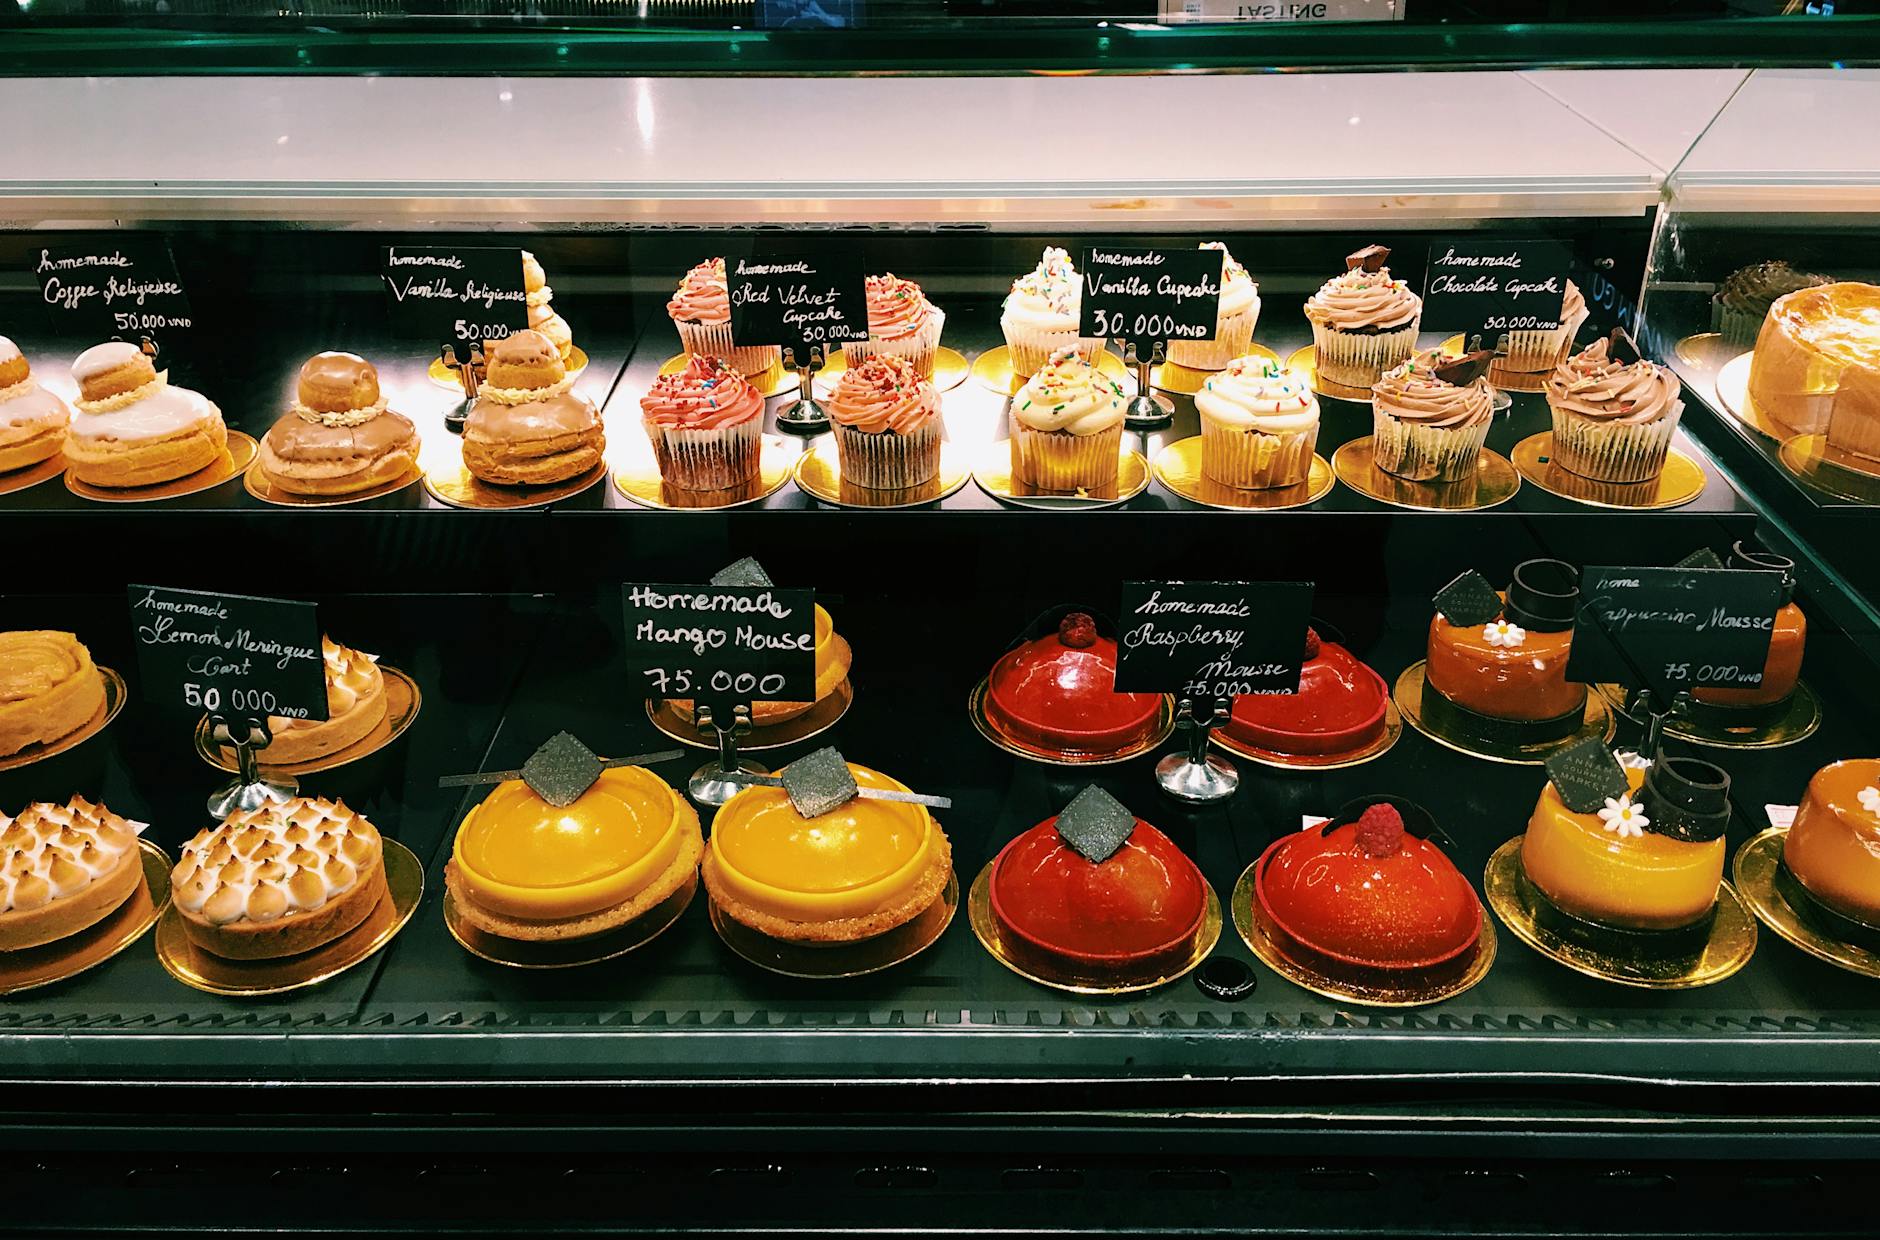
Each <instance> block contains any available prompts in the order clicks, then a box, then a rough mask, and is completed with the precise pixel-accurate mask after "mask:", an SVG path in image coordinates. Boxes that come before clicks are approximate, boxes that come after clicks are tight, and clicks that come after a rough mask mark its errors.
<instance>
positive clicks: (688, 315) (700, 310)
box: [666, 258, 731, 323]
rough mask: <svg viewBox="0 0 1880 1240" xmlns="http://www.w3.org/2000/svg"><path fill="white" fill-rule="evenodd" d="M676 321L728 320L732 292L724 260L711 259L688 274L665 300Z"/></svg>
mask: <svg viewBox="0 0 1880 1240" xmlns="http://www.w3.org/2000/svg"><path fill="white" fill-rule="evenodd" d="M666 313H667V314H670V315H671V316H672V319H673V321H674V322H675V323H729V322H730V321H731V292H730V289H729V288H728V287H727V286H726V284H725V260H724V259H722V258H708V259H706V260H705V261H704V262H702V263H700V264H699V265H698V266H696V267H694V268H692V270H690V271H688V272H686V273H685V278H684V279H682V280H680V281H679V288H678V291H677V292H675V293H674V294H673V295H672V300H671V301H669V302H667V303H666Z"/></svg>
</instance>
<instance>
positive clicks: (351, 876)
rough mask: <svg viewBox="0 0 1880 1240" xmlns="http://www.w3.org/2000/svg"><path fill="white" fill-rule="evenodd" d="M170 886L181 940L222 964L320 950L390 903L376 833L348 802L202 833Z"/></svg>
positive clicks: (304, 800)
mask: <svg viewBox="0 0 1880 1240" xmlns="http://www.w3.org/2000/svg"><path fill="white" fill-rule="evenodd" d="M170 881H171V885H172V889H173V890H174V892H175V896H174V899H175V901H176V907H177V910H178V911H179V912H180V913H181V914H182V924H183V934H184V936H185V937H187V938H188V939H189V941H190V942H191V943H193V944H195V945H196V946H197V947H199V948H201V949H202V950H203V951H206V952H208V953H210V954H211V955H214V956H221V957H223V958H224V959H228V960H272V959H277V958H279V957H282V956H297V955H300V954H301V953H303V952H310V951H313V950H314V949H315V948H318V947H324V946H325V945H326V944H328V943H331V942H332V941H333V940H335V939H337V938H339V937H340V936H341V935H343V934H345V933H346V932H347V931H349V930H353V929H356V928H357V927H358V926H359V925H360V923H362V922H364V921H365V920H366V918H367V917H369V916H370V915H371V914H372V911H373V909H375V908H377V907H378V905H379V902H380V901H381V900H385V899H388V898H389V893H388V889H387V888H386V885H385V842H384V840H382V839H380V838H379V833H378V829H377V828H375V827H374V826H373V825H372V824H371V823H370V822H368V821H366V819H365V818H364V817H363V816H361V815H359V814H357V813H355V812H353V811H352V810H350V809H348V808H347V807H346V803H345V802H344V801H338V802H335V801H327V800H319V799H313V798H309V797H289V798H288V799H287V800H285V801H274V802H270V803H268V804H267V805H263V806H261V807H260V808H258V809H252V810H240V811H237V812H236V813H234V814H231V815H229V817H228V818H227V819H226V820H224V821H223V822H222V823H221V825H219V826H215V827H208V828H205V829H204V830H202V831H199V832H198V833H197V834H196V836H195V838H194V839H192V840H190V841H189V842H188V843H187V844H184V845H183V853H182V860H181V861H179V862H177V865H176V869H175V872H174V873H172V874H171V876H170Z"/></svg>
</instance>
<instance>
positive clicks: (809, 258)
mask: <svg viewBox="0 0 1880 1240" xmlns="http://www.w3.org/2000/svg"><path fill="white" fill-rule="evenodd" d="M725 283H726V285H727V287H728V289H729V291H730V295H731V338H732V339H733V340H735V341H737V342H738V343H739V344H741V345H764V344H774V345H781V346H784V347H786V348H801V347H803V346H806V345H807V346H814V345H827V346H828V347H829V349H830V350H834V349H835V348H837V347H839V346H840V345H842V344H844V343H846V342H847V341H850V340H866V339H868V282H867V280H866V279H865V278H864V274H863V270H862V256H861V255H860V254H859V253H854V252H849V253H843V254H816V255H809V254H748V255H744V256H743V257H735V258H730V259H727V260H726V261H725ZM798 360H799V361H800V360H801V359H800V358H799V359H798Z"/></svg>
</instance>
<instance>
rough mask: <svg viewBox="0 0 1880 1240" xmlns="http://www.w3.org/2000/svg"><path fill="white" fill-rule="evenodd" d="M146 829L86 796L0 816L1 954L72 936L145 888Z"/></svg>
mask: <svg viewBox="0 0 1880 1240" xmlns="http://www.w3.org/2000/svg"><path fill="white" fill-rule="evenodd" d="M144 826H145V824H143V823H141V822H132V821H130V820H129V819H127V818H121V817H119V816H118V815H116V814H114V813H112V812H111V811H110V810H108V809H106V808H105V807H104V806H102V805H93V804H92V803H91V802H90V801H87V800H86V799H85V798H84V797H73V798H72V799H71V800H70V801H69V802H67V803H66V804H64V805H50V804H47V803H45V802H39V803H37V804H33V805H29V806H27V807H26V809H25V810H24V811H22V812H21V814H20V816H19V817H18V818H8V817H7V816H6V815H5V814H0V952H11V951H20V950H22V949H24V948H28V947H40V946H43V945H45V944H47V943H52V942H56V941H57V940H59V939H64V938H69V937H71V936H72V935H74V934H77V933H78V932H79V931H81V930H89V929H90V928H91V927H93V926H95V925H97V924H98V923H99V922H101V921H103V920H104V919H105V918H106V917H109V916H110V915H111V914H112V913H114V912H116V911H117V910H118V909H119V908H121V907H123V904H124V902H125V901H126V900H128V899H130V898H131V896H132V895H134V894H135V893H136V892H137V889H138V888H140V887H142V886H143V885H144V865H143V861H142V859H141V858H140V857H139V856H138V849H137V837H138V836H139V835H141V834H142V833H143V830H144Z"/></svg>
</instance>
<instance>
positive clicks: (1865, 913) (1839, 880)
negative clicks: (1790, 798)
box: [1782, 758, 1880, 930]
mask: <svg viewBox="0 0 1880 1240" xmlns="http://www.w3.org/2000/svg"><path fill="white" fill-rule="evenodd" d="M1782 863H1783V865H1785V866H1787V867H1788V870H1789V873H1791V874H1793V875H1794V876H1795V881H1796V882H1798V883H1800V884H1801V885H1802V888H1803V890H1805V891H1806V892H1807V893H1808V894H1809V895H1810V896H1811V897H1813V898H1814V899H1816V900H1819V901H1820V902H1821V903H1822V904H1823V905H1825V906H1826V907H1827V908H1828V909H1829V910H1830V911H1831V912H1834V913H1838V914H1839V915H1840V916H1842V917H1845V918H1848V919H1849V920H1851V921H1856V922H1859V923H1860V924H1861V925H1863V926H1869V927H1872V928H1874V929H1876V930H1880V758H1848V759H1844V760H1843V761H1840V762H1834V763H1830V764H1829V765H1827V766H1824V767H1822V768H1821V769H1820V770H1819V771H1817V772H1815V774H1814V777H1813V778H1811V779H1810V780H1809V781H1808V790H1807V792H1805V793H1804V794H1803V796H1802V803H1801V804H1800V805H1799V806H1797V807H1796V810H1795V821H1794V822H1793V823H1792V824H1790V826H1789V831H1788V835H1787V836H1786V837H1785V838H1784V840H1783V844H1782Z"/></svg>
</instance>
